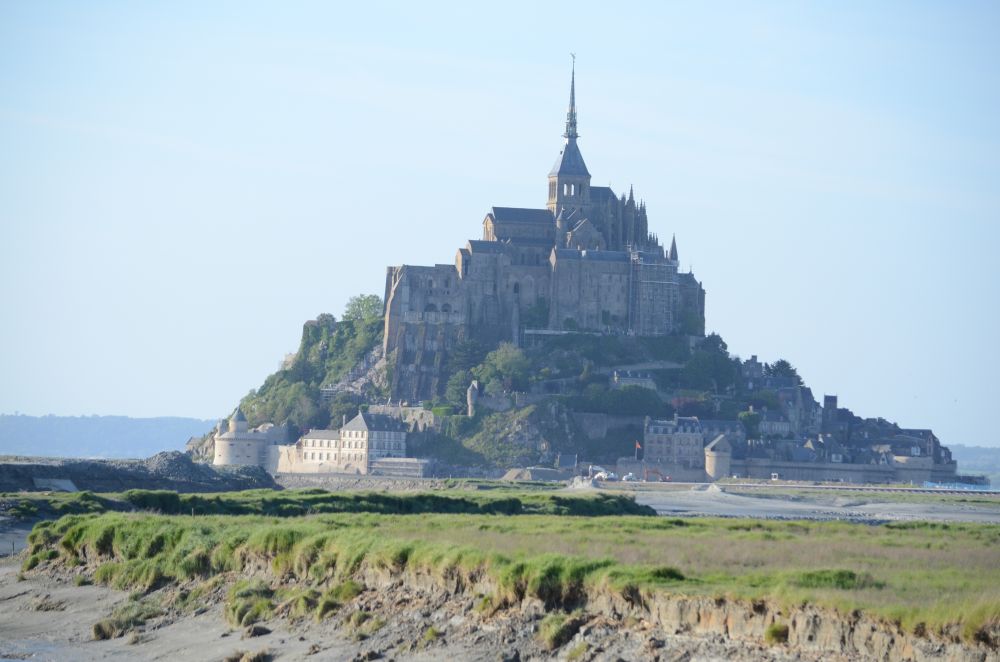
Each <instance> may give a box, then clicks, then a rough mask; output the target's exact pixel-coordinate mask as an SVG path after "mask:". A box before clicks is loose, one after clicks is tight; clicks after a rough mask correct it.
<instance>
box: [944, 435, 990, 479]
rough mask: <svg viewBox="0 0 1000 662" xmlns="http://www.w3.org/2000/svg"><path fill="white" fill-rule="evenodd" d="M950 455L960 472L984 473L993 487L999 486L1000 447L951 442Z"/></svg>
mask: <svg viewBox="0 0 1000 662" xmlns="http://www.w3.org/2000/svg"><path fill="white" fill-rule="evenodd" d="M948 448H950V449H951V456H952V457H953V458H954V459H955V461H956V462H958V472H959V473H962V474H984V475H986V476H988V477H989V479H990V484H991V485H992V486H993V487H1000V448H996V447H994V448H989V447H986V446H963V445H962V444H951V445H949V446H948Z"/></svg>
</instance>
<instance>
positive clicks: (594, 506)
mask: <svg viewBox="0 0 1000 662" xmlns="http://www.w3.org/2000/svg"><path fill="white" fill-rule="evenodd" d="M458 485H461V486H462V487H466V488H482V487H484V485H482V484H475V483H468V484H465V483H459V484H458ZM0 499H2V500H10V501H13V502H14V506H13V509H12V512H13V513H14V514H15V516H20V517H36V516H40V517H59V516H62V515H70V514H86V513H101V512H115V511H118V512H130V511H146V512H155V513H158V514H162V515H267V516H272V517H299V516H302V515H312V514H324V513H377V514H383V515H389V514H392V515H411V514H419V513H452V514H471V515H476V514H478V515H523V514H535V515H573V516H587V517H600V516H608V515H647V516H654V515H655V514H656V513H655V511H654V510H653V509H652V508H649V507H648V506H642V505H639V504H637V503H636V502H635V500H634V499H633V498H632V496H631V495H627V494H606V493H599V494H586V495H567V494H561V493H557V492H555V491H553V490H543V489H537V488H535V489H531V488H529V487H528V486H513V487H510V486H505V487H499V486H497V487H494V488H493V489H486V490H484V489H453V490H448V491H447V492H417V493H391V492H346V493H345V492H328V491H326V490H320V489H315V488H312V489H302V490H264V489H262V490H244V491H242V492H219V493H215V494H178V493H177V492H173V491H169V490H128V491H126V492H123V493H113V494H102V495H95V494H92V493H90V492H77V493H72V494H67V493H42V492H40V493H37V494H31V495H27V496H25V495H20V494H17V495H15V494H0Z"/></svg>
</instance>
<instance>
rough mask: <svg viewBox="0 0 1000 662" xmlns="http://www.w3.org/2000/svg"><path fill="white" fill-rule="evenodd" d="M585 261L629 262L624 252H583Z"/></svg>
mask: <svg viewBox="0 0 1000 662" xmlns="http://www.w3.org/2000/svg"><path fill="white" fill-rule="evenodd" d="M583 259H585V260H592V261H594V262H628V259H629V258H628V253H625V252H624V251H583Z"/></svg>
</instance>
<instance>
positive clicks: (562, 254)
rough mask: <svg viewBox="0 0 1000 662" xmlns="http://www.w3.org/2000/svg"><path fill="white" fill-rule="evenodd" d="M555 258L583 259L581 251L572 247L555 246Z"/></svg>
mask: <svg viewBox="0 0 1000 662" xmlns="http://www.w3.org/2000/svg"><path fill="white" fill-rule="evenodd" d="M556 259H557V260H580V259H583V253H582V251H578V250H574V249H572V248H557V249H556Z"/></svg>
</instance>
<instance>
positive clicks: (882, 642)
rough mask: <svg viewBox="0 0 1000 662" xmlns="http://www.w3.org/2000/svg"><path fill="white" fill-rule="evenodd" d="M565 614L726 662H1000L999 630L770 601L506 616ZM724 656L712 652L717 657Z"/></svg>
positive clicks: (614, 601) (393, 577)
mask: <svg viewBox="0 0 1000 662" xmlns="http://www.w3.org/2000/svg"><path fill="white" fill-rule="evenodd" d="M363 582H364V584H365V585H366V586H368V587H369V588H374V589H376V593H381V592H384V591H390V590H392V591H398V590H399V589H400V588H405V589H407V590H412V591H416V592H418V593H421V594H423V595H438V596H442V597H443V598H445V599H474V598H476V596H482V595H495V594H496V590H497V588H498V587H497V586H496V585H494V583H493V582H492V581H491V580H490V579H489V578H487V577H484V576H482V575H479V576H476V575H472V576H469V575H466V576H462V573H454V574H453V575H451V576H448V577H432V576H430V575H428V574H426V573H421V572H411V571H410V570H409V568H407V569H406V570H404V571H403V572H401V573H397V572H393V571H392V570H391V569H388V568H381V569H376V568H373V567H368V568H366V569H365V571H363ZM559 607H562V608H565V609H577V610H579V612H575V613H580V614H582V615H581V616H579V619H580V621H581V623H586V624H595V623H599V622H601V621H602V620H603V621H607V622H611V623H617V624H618V626H617V627H616V628H615V631H616V637H615V638H616V639H619V638H620V636H619V635H621V636H625V637H626V638H628V637H629V635H630V634H632V635H636V634H638V635H639V638H640V639H642V640H644V641H645V640H647V639H648V642H647V649H648V648H649V645H650V643H649V642H653V643H652V644H651V645H652V646H653V647H654V648H655V646H656V643H655V642H657V641H658V639H657V637H664V638H675V637H697V638H699V639H708V640H711V641H715V642H717V643H723V642H728V644H729V645H735V646H736V647H737V648H736V650H734V651H732V652H731V653H727V654H725V656H724V659H736V658H739V659H747V658H749V659H796V660H879V661H880V662H905V661H911V660H922V661H923V660H928V661H929V660H942V661H948V662H1000V650H998V645H997V644H998V642H1000V625H994V626H992V628H991V629H990V630H989V631H986V632H979V633H977V635H976V638H975V639H976V641H975V642H974V643H972V642H968V641H962V640H961V638H960V637H959V636H958V633H957V632H948V633H942V634H932V633H930V632H922V633H921V634H914V633H911V632H904V631H903V630H902V629H900V628H899V627H898V626H895V625H893V624H891V623H888V622H885V621H882V620H879V619H876V618H873V617H870V616H866V615H863V614H861V613H859V612H852V613H850V614H841V613H838V612H837V611H835V610H833V609H826V608H819V607H814V606H809V605H805V606H801V607H796V608H792V609H784V608H781V607H777V606H775V605H773V604H770V603H768V602H765V601H747V600H727V599H725V598H711V597H704V596H684V595H670V594H667V593H646V592H639V591H632V592H630V591H628V590H626V591H624V592H622V593H617V592H612V591H609V590H602V589H596V590H588V591H587V593H586V594H585V595H576V596H575V597H573V598H572V604H569V603H567V604H562V605H558V604H550V605H546V604H544V603H543V602H542V601H540V600H538V599H537V598H533V597H528V596H523V597H522V598H521V599H520V601H519V603H511V604H507V605H506V609H505V611H507V612H508V613H509V612H517V613H520V614H521V616H522V617H526V618H527V620H529V621H530V620H532V619H533V618H535V617H540V616H541V615H543V614H545V613H547V612H548V611H551V610H552V609H553V608H559ZM627 623H640V624H642V626H641V628H640V629H641V630H642V632H641V633H639V632H633V633H626V632H623V631H622V630H623V629H628V626H624V627H623V624H627ZM776 624H778V625H784V626H787V641H785V642H776V643H773V644H768V643H767V636H766V633H767V631H768V628H770V627H772V626H774V625H776ZM480 627H483V626H480ZM529 627H531V626H530V625H529ZM588 629H590V625H584V626H583V627H582V628H581V629H580V630H581V632H580V635H577V636H576V637H574V639H572V640H571V641H570V642H568V643H567V644H566V647H567V649H570V648H572V647H573V645H574V642H578V640H580V639H581V635H583V634H585V633H586V631H587V630H588ZM661 645H662V644H661ZM718 654H719V651H717V650H716V651H713V652H712V654H710V657H714V656H716V655H718ZM629 656H630V657H634V658H635V659H640V658H641V659H660V656H659V655H658V654H656V652H655V651H653V650H646V649H643V650H641V651H640V650H634V651H631V653H630V655H629ZM610 659H614V657H611V658H610ZM679 659H680V658H679Z"/></svg>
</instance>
